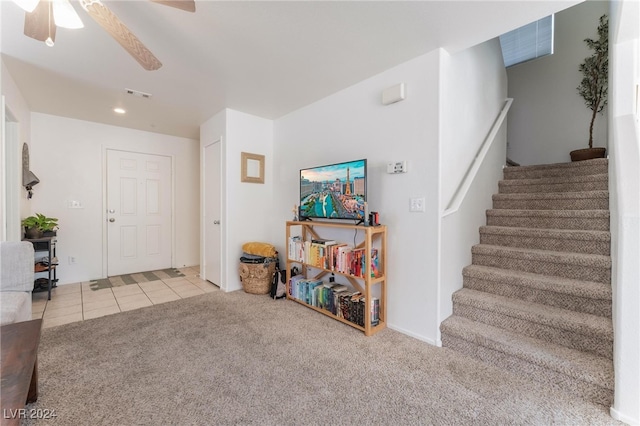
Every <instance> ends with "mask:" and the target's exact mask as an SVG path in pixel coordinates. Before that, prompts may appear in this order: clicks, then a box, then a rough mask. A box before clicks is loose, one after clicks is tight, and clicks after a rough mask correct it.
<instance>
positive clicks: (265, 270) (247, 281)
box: [238, 261, 276, 294]
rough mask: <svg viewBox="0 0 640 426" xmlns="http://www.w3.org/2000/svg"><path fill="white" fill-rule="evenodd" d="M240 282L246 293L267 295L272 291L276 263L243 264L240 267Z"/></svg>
mask: <svg viewBox="0 0 640 426" xmlns="http://www.w3.org/2000/svg"><path fill="white" fill-rule="evenodd" d="M238 272H239V274H240V281H242V288H243V289H244V291H245V292H247V293H251V294H267V293H269V291H270V290H271V281H272V279H273V274H274V273H275V272H276V263H275V262H274V261H267V262H265V263H243V262H240V265H239V267H238Z"/></svg>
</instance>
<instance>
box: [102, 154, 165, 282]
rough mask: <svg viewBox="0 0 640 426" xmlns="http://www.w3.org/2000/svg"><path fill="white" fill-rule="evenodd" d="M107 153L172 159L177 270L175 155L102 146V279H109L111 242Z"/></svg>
mask: <svg viewBox="0 0 640 426" xmlns="http://www.w3.org/2000/svg"><path fill="white" fill-rule="evenodd" d="M107 151H120V152H130V153H134V154H144V155H157V156H160V157H169V158H170V159H171V201H170V202H171V267H172V268H175V260H176V254H175V250H176V206H175V197H176V195H175V194H176V173H175V163H176V161H175V157H174V156H173V155H167V154H163V153H158V152H143V151H134V150H130V149H120V148H115V147H108V146H104V145H102V278H106V277H107V273H108V261H109V258H108V251H109V242H108V240H107V231H108V227H107V224H108V220H109V217H108V214H107V205H108V197H107V195H108V194H107V179H108V175H107V171H108V170H107Z"/></svg>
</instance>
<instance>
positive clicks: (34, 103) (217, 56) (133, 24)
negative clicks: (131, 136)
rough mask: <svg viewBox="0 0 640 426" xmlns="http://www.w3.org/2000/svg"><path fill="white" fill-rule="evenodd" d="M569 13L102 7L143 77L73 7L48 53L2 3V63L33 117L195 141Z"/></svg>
mask: <svg viewBox="0 0 640 426" xmlns="http://www.w3.org/2000/svg"><path fill="white" fill-rule="evenodd" d="M578 2H579V1H578V0H572V1H540V0H536V1H515V0H508V1H507V0H502V1H479V0H475V1H409V2H401V1H376V2H365V1H316V2H312V1H282V2H272V1H255V2H249V1H230V2H229V1H226V2H222V1H198V0H196V13H195V14H191V13H188V12H184V11H181V10H178V9H174V8H171V7H166V6H163V5H159V4H156V3H152V2H149V1H143V0H136V1H108V0H104V4H105V5H107V6H108V7H109V8H110V9H111V10H112V11H113V12H114V13H115V14H116V15H117V16H118V17H119V18H120V19H121V20H122V21H123V22H124V23H125V24H126V25H127V26H128V27H129V29H131V31H133V32H134V33H135V34H136V35H137V36H138V38H139V39H140V40H141V41H142V42H143V43H144V44H145V45H146V46H147V47H148V48H149V49H150V50H151V51H152V52H153V53H154V54H155V56H156V57H157V58H158V59H159V60H160V61H161V62H162V63H163V67H162V68H161V69H159V70H157V71H145V70H144V69H142V67H140V65H138V63H137V62H136V61H135V60H134V59H133V58H131V57H130V56H129V55H128V53H126V51H124V50H123V49H122V48H121V47H120V45H118V44H117V43H116V42H115V41H114V40H113V39H111V38H110V36H109V35H108V34H107V33H106V32H105V31H104V30H102V29H101V28H100V27H99V26H98V25H97V24H96V23H95V22H94V21H93V20H92V19H91V18H90V17H89V16H88V15H87V14H86V12H85V11H84V10H83V9H82V8H81V7H80V5H79V4H78V3H77V2H75V0H72V3H73V5H74V7H75V9H76V11H77V12H78V14H79V15H80V17H81V18H82V20H83V22H84V24H85V28H83V29H80V30H68V29H64V28H59V29H58V31H57V35H56V44H55V46H54V47H52V48H49V47H46V46H45V45H44V43H42V42H38V41H36V40H33V39H30V38H28V37H26V36H24V35H23V21H24V12H23V11H22V10H21V9H20V8H19V7H18V6H16V5H15V4H14V3H13V2H11V1H8V0H2V4H1V16H0V19H1V23H2V33H1V39H0V40H1V43H0V52H2V55H3V61H4V62H5V64H6V66H7V69H8V70H9V72H10V74H11V76H12V77H13V79H14V81H15V82H16V84H17V85H18V87H19V88H20V90H21V92H22V94H23V96H24V97H25V99H26V101H27V103H28V105H29V107H30V109H31V110H32V111H34V112H42V113H47V114H53V115H59V116H65V117H72V118H77V119H82V120H89V121H95V122H100V123H106V124H113V125H118V126H122V127H130V128H135V129H141V130H148V131H153V132H158V133H164V134H169V135H175V136H183V137H189V138H194V139H198V138H199V126H200V124H201V123H202V122H204V121H206V120H207V119H208V118H210V117H211V116H213V115H214V114H216V113H217V112H218V111H220V110H222V109H223V108H225V107H228V108H232V109H236V110H239V111H244V112H247V113H250V114H255V115H258V116H261V117H265V118H270V119H275V118H278V117H281V116H283V115H285V114H287V113H289V112H291V111H293V110H295V109H298V108H300V107H302V106H305V105H308V104H310V103H312V102H314V101H316V100H318V99H321V98H323V97H326V96H328V95H330V94H332V93H335V92H337V91H339V90H341V89H343V88H345V87H348V86H350V85H352V84H354V83H356V82H358V81H361V80H363V79H365V78H367V77H370V76H372V75H375V74H377V73H379V72H382V71H384V70H385V69H388V68H391V67H393V66H395V65H397V64H399V63H402V62H405V61H407V60H409V59H411V58H414V57H416V56H419V55H421V54H424V53H427V52H429V51H431V50H433V49H436V48H438V47H442V48H445V49H447V50H448V51H450V52H452V53H453V52H456V51H458V50H461V49H464V48H466V47H470V46H472V45H474V44H477V43H480V42H483V41H486V40H488V39H490V38H493V37H496V36H498V35H500V34H501V33H504V32H506V31H509V30H511V29H513V28H516V27H518V26H520V25H523V24H525V23H528V22H531V21H533V20H536V19H539V18H541V17H543V16H546V15H548V14H550V13H553V12H554V11H559V10H561V9H564V8H567V7H569V6H571V5H573V4H576V3H578ZM125 88H129V89H134V90H139V91H142V92H147V93H151V94H152V95H153V96H152V98H151V99H142V98H135V97H132V96H130V95H127V94H126V93H125ZM115 106H122V107H124V108H125V109H127V111H128V113H127V114H126V115H125V116H116V115H115V114H114V113H113V112H112V109H113V107H115Z"/></svg>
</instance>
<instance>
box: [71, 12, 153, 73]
mask: <svg viewBox="0 0 640 426" xmlns="http://www.w3.org/2000/svg"><path fill="white" fill-rule="evenodd" d="M82 4H83V6H84V8H85V9H86V10H87V13H88V14H89V16H91V17H92V18H93V20H94V21H96V22H97V23H98V25H100V26H101V27H102V28H104V30H105V31H107V32H108V33H109V34H110V35H111V37H113V38H114V39H115V40H116V41H117V42H118V43H119V44H120V46H122V47H123V48H124V49H125V50H126V51H127V52H129V54H130V55H131V56H133V58H134V59H135V60H136V61H138V63H139V64H140V65H142V68H144V69H146V70H148V71H153V70H157V69H158V68H160V67H161V66H162V63H161V62H160V61H159V60H158V58H156V57H155V56H153V53H151V51H150V50H149V49H147V48H146V47H145V45H144V44H142V42H141V41H140V40H138V37H136V36H135V35H134V34H133V33H132V32H131V31H130V30H129V28H127V27H126V25H124V24H123V23H122V21H121V20H120V19H119V18H118V17H117V16H116V15H115V14H114V13H113V12H112V11H111V10H110V9H109V8H107V7H106V6H105V5H103V4H102V3H100V2H99V1H91V0H84V1H83V3H82Z"/></svg>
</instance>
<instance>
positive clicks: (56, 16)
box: [53, 0, 84, 30]
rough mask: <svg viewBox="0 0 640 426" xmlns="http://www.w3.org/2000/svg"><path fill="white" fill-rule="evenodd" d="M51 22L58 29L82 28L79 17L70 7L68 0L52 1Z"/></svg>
mask: <svg viewBox="0 0 640 426" xmlns="http://www.w3.org/2000/svg"><path fill="white" fill-rule="evenodd" d="M53 20H54V22H55V23H56V25H57V26H58V27H62V28H69V29H72V30H76V29H78V28H84V24H83V23H82V20H81V19H80V16H78V14H77V13H76V11H75V9H74V8H73V6H71V3H69V0H53Z"/></svg>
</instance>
